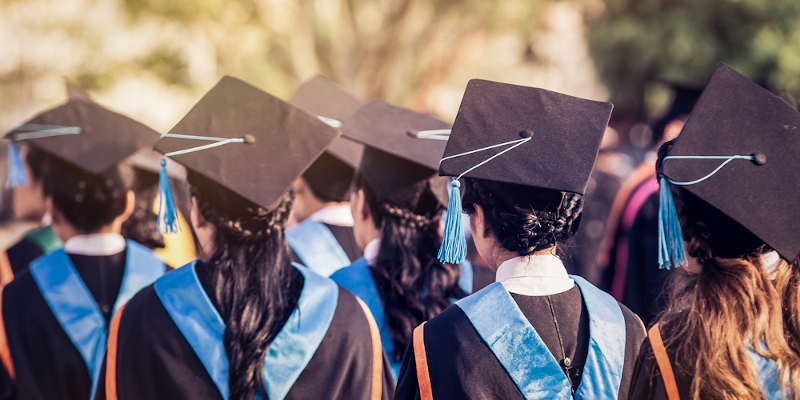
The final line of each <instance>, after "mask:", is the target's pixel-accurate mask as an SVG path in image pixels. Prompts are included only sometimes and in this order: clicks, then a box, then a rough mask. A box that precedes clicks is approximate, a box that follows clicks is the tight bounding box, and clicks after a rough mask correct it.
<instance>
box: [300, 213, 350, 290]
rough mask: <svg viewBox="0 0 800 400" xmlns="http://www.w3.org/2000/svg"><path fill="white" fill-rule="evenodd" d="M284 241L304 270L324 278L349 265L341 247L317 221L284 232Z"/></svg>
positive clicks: (304, 223)
mask: <svg viewBox="0 0 800 400" xmlns="http://www.w3.org/2000/svg"><path fill="white" fill-rule="evenodd" d="M286 241H287V242H289V246H290V247H291V248H292V250H293V251H294V253H295V254H297V257H299V258H300V261H302V262H303V265H305V266H306V268H308V269H310V270H312V271H314V272H316V273H317V274H319V275H322V276H324V277H328V276H331V274H333V273H334V272H336V271H338V270H340V269H342V268H344V267H346V266H348V265H350V258H349V257H347V253H345V251H344V249H342V245H340V244H339V241H338V240H336V237H335V236H333V233H332V232H331V230H330V229H328V227H327V226H326V225H325V224H324V223H322V222H319V221H312V220H310V219H306V220H305V221H303V222H301V223H299V224H297V225H295V226H293V227H291V228H289V229H287V230H286Z"/></svg>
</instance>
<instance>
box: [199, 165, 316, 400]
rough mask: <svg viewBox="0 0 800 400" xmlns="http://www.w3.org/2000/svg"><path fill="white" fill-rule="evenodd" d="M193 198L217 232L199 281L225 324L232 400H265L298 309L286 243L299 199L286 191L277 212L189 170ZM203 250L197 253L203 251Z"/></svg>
mask: <svg viewBox="0 0 800 400" xmlns="http://www.w3.org/2000/svg"><path fill="white" fill-rule="evenodd" d="M188 182H189V186H190V190H191V194H192V197H194V198H195V201H196V202H197V207H198V209H199V212H200V214H201V215H202V216H203V218H204V219H205V220H206V221H208V222H209V223H211V224H212V225H213V226H214V227H215V228H216V236H215V238H214V245H215V246H214V252H213V254H208V255H204V257H203V258H204V259H206V260H208V261H207V263H205V264H204V266H203V270H202V271H200V268H198V273H200V275H201V280H202V281H204V282H207V283H208V285H209V287H208V288H207V289H206V290H207V291H209V294H210V296H209V297H211V298H212V300H213V301H215V302H214V305H215V306H216V307H217V309H218V310H219V313H220V315H221V316H222V319H223V321H225V332H224V336H223V341H224V344H225V351H226V353H227V355H228V360H229V362H230V368H229V380H228V382H229V385H230V398H231V399H248V400H249V399H254V398H255V395H256V393H258V394H259V395H260V397H261V398H262V399H267V398H268V395H267V392H266V387H265V385H264V380H263V379H262V368H263V363H264V357H265V355H266V352H267V347H268V345H269V343H270V342H272V340H273V339H274V338H275V336H276V335H277V334H278V333H279V332H280V330H281V328H282V327H283V325H284V324H285V323H286V321H287V320H288V319H289V316H290V315H291V313H292V311H293V310H294V309H295V307H296V306H297V301H298V299H299V297H300V292H301V290H302V287H303V278H302V275H301V274H300V272H299V271H297V270H296V269H295V268H293V267H292V265H291V261H290V258H289V250H288V246H287V244H286V239H285V237H284V225H285V224H286V221H287V220H288V218H289V213H290V211H291V208H292V201H293V199H294V194H293V192H291V191H289V192H288V193H286V194H284V195H283V197H282V198H281V199H280V201H279V203H278V205H277V207H275V208H274V209H273V210H272V211H267V210H266V209H264V208H262V207H259V206H257V205H256V204H254V203H252V202H250V201H248V200H246V199H244V198H242V197H241V196H239V195H237V194H235V193H233V192H231V191H230V190H228V189H226V188H224V187H222V186H220V185H219V184H218V183H216V182H214V181H212V180H210V179H208V178H206V177H204V176H202V175H200V174H198V173H196V172H193V171H191V170H189V173H188ZM198 248H199V246H198Z"/></svg>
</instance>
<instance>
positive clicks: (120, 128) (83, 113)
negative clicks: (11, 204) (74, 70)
mask: <svg viewBox="0 0 800 400" xmlns="http://www.w3.org/2000/svg"><path fill="white" fill-rule="evenodd" d="M67 91H68V94H69V100H68V101H67V103H65V104H63V105H61V106H58V107H56V108H53V109H51V110H48V111H45V112H43V113H41V114H39V115H37V116H36V117H34V118H32V119H30V120H29V121H27V122H26V123H25V124H23V125H20V126H18V127H17V128H15V129H14V130H12V131H11V132H9V133H8V134H6V135H5V137H6V138H7V139H9V140H10V141H11V143H10V145H9V179H8V181H7V182H6V186H7V187H14V186H24V185H25V184H27V181H28V179H27V176H26V174H25V169H24V167H23V164H22V159H21V157H20V155H19V151H18V148H17V145H16V143H17V142H19V141H25V143H26V144H28V145H30V146H33V147H35V148H37V149H39V150H41V151H43V152H45V153H47V154H49V155H52V156H54V157H57V158H59V159H61V160H63V161H65V162H67V163H68V164H71V165H73V166H75V167H77V168H79V169H81V170H83V171H85V172H88V173H90V174H93V175H101V174H103V173H104V172H105V171H107V170H108V169H109V168H111V167H113V166H115V165H117V164H118V163H119V162H121V161H122V160H123V159H125V158H126V157H128V156H129V155H131V154H133V153H134V152H136V151H137V150H139V149H140V148H142V147H144V146H145V145H147V144H148V143H152V142H153V141H155V140H156V139H157V138H158V133H157V132H156V131H154V130H152V129H150V128H148V127H147V126H145V125H144V124H142V123H140V122H137V121H134V120H133V119H131V118H128V117H126V116H124V115H121V114H117V113H115V112H113V111H109V110H107V109H105V108H103V107H101V106H100V105H98V104H96V103H94V102H92V101H91V99H90V98H89V96H88V95H87V94H85V92H83V91H81V90H80V89H77V88H76V87H74V86H73V85H70V84H69V83H68V84H67Z"/></svg>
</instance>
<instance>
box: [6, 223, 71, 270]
mask: <svg viewBox="0 0 800 400" xmlns="http://www.w3.org/2000/svg"><path fill="white" fill-rule="evenodd" d="M52 229H53V228H52V227H51V226H44V227H41V228H39V229H37V230H35V231H33V232H31V233H29V234H27V235H25V236H24V237H23V238H22V239H20V241H19V242H17V243H15V244H14V245H13V246H11V247H9V248H8V249H7V250H6V255H7V256H8V263H9V264H10V266H11V271H12V272H13V273H14V275H15V276H16V275H17V274H18V273H19V272H20V271H22V270H23V269H24V268H25V267H27V266H28V265H29V264H30V263H31V262H33V260H35V259H37V258H39V257H41V256H42V255H44V253H45V252H46V251H47V250H49V249H47V248H43V247H42V246H43V244H42V243H39V242H37V241H36V240H34V238H33V237H32V235H38V236H40V240H42V241H44V242H46V243H45V244H44V245H46V246H49V247H50V248H52V247H54V246H57V245H60V244H61V243H60V242H61V241H60V240H58V238H56V237H55V233H54V232H53V231H52ZM56 243H57V244H56Z"/></svg>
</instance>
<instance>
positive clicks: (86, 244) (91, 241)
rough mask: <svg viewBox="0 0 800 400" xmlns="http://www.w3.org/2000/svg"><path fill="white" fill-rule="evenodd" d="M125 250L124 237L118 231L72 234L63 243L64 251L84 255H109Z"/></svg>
mask: <svg viewBox="0 0 800 400" xmlns="http://www.w3.org/2000/svg"><path fill="white" fill-rule="evenodd" d="M123 250H125V238H124V237H122V235H120V234H118V233H93V234H90V235H78V236H73V237H71V238H70V239H69V240H67V242H66V243H64V251H66V252H67V253H69V254H79V255H84V256H110V255H112V254H117V253H119V252H121V251H123Z"/></svg>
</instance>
